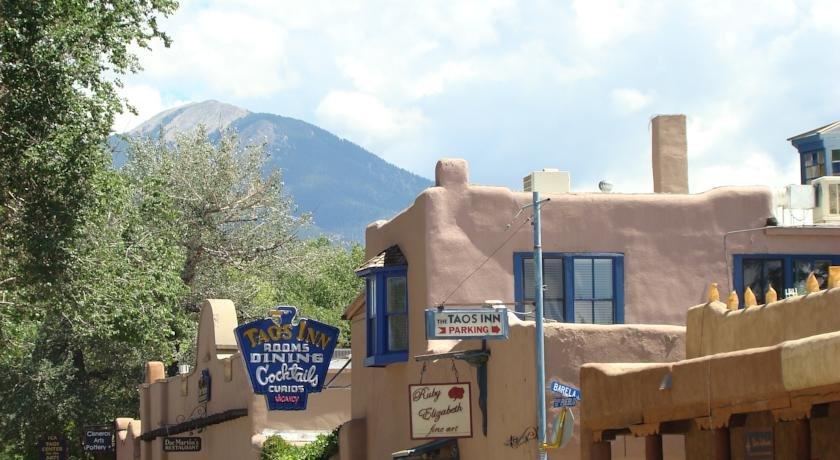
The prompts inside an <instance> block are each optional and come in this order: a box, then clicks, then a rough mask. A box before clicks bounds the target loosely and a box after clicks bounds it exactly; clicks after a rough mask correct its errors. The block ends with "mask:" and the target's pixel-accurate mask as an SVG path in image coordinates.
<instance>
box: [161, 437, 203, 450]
mask: <svg viewBox="0 0 840 460" xmlns="http://www.w3.org/2000/svg"><path fill="white" fill-rule="evenodd" d="M163 451H164V452H200V451H201V438H199V437H186V436H179V437H175V436H173V437H166V438H163Z"/></svg>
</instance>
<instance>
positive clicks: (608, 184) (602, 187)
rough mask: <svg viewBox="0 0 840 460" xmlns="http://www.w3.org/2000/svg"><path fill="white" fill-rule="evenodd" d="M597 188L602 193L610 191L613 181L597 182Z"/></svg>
mask: <svg viewBox="0 0 840 460" xmlns="http://www.w3.org/2000/svg"><path fill="white" fill-rule="evenodd" d="M598 189H599V190H601V191H602V192H604V193H610V192H611V191H612V189H613V183H612V182H610V181H608V180H602V181H601V182H598Z"/></svg>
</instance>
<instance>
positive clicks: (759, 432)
mask: <svg viewBox="0 0 840 460" xmlns="http://www.w3.org/2000/svg"><path fill="white" fill-rule="evenodd" d="M744 449H745V450H744V458H745V459H746V460H773V428H747V429H746V430H745V431H744Z"/></svg>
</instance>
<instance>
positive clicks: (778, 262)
mask: <svg viewBox="0 0 840 460" xmlns="http://www.w3.org/2000/svg"><path fill="white" fill-rule="evenodd" d="M732 262H733V263H732V271H733V273H732V284H733V285H734V286H735V290H736V291H738V295H739V297H740V298H741V306H744V300H743V297H744V296H743V293H744V290H746V288H747V286H749V287H750V289H752V291H753V293H754V294H755V297H756V300H757V301H758V303H759V304H762V303H764V294H765V293H766V292H767V286H768V285H772V286H773V289H774V290H775V291H776V293H777V294H778V295H779V298H780V299H781V298H784V297H786V296H787V295H788V292H791V293H792V292H793V291H795V292H796V295H802V294H805V292H806V291H805V281H806V280H807V279H808V275H809V274H811V272H813V273H814V276H816V277H817V281H818V282H819V283H820V289H825V288H826V287H827V286H828V267H829V266H831V265H838V264H840V255H838V254H735V255H734V256H732Z"/></svg>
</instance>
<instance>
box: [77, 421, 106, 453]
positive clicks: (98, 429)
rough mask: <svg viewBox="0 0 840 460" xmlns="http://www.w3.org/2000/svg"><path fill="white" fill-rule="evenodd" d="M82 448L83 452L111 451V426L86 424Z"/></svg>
mask: <svg viewBox="0 0 840 460" xmlns="http://www.w3.org/2000/svg"><path fill="white" fill-rule="evenodd" d="M82 450H84V451H85V452H113V451H114V431H113V429H112V428H111V426H109V425H97V426H86V427H85V438H84V444H83V445H82Z"/></svg>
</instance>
